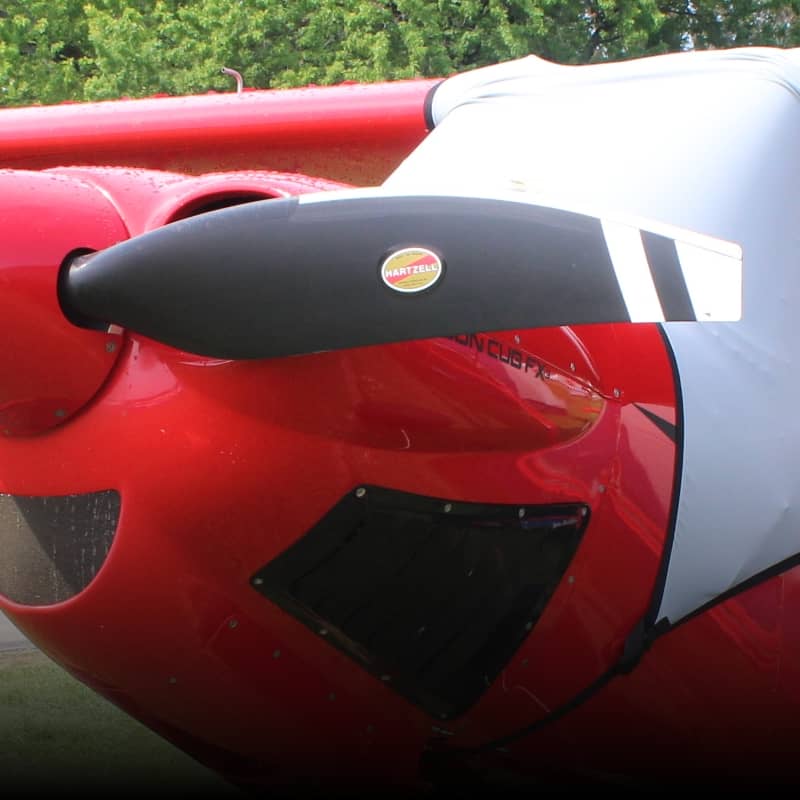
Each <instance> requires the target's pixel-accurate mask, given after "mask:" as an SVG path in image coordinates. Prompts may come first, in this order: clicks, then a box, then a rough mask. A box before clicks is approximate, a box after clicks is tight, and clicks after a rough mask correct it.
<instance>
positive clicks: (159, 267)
mask: <svg viewBox="0 0 800 800" xmlns="http://www.w3.org/2000/svg"><path fill="white" fill-rule="evenodd" d="M686 236H687V237H688V238H689V239H691V237H692V236H694V235H693V234H686ZM696 238H697V237H696ZM699 238H701V239H702V241H701V242H700V244H699V245H698V244H697V242H695V243H693V244H692V243H690V244H685V243H684V244H682V243H681V241H680V239H679V238H678V240H677V241H676V238H675V237H672V236H669V235H663V234H660V233H653V232H648V231H641V230H640V229H639V228H638V227H636V226H632V225H620V224H618V223H608V222H604V221H602V220H600V219H599V218H596V217H592V216H587V215H584V214H579V213H575V212H571V211H564V210H560V209H555V208H550V207H546V206H535V205H531V204H529V203H524V202H516V201H513V200H505V199H486V198H475V197H460V196H428V195H418V196H403V195H400V196H398V195H387V194H385V193H381V190H363V191H358V190H356V191H351V192H336V193H326V194H316V195H305V196H302V197H293V198H288V199H275V200H264V201H258V202H254V203H249V204H247V205H240V206H236V207H233V208H228V209H223V210H220V211H214V212H210V213H207V214H203V215H200V216H197V217H193V218H190V219H186V220H181V221H178V222H174V223H172V224H170V225H167V226H165V227H163V228H159V229H158V230H155V231H152V232H150V233H146V234H144V235H142V236H138V237H135V238H133V239H130V240H128V241H126V242H123V243H121V244H118V245H115V246H113V247H111V248H109V249H107V250H104V251H101V252H98V253H96V254H94V255H92V256H91V257H89V258H87V259H83V260H79V261H77V262H76V263H75V264H74V265H73V266H72V267H71V268H69V270H68V271H66V272H65V273H64V274H63V276H62V280H61V285H60V288H59V292H60V298H61V302H62V306H63V308H64V310H65V313H66V314H67V315H68V316H69V317H70V318H71V319H73V320H79V319H80V320H83V321H84V322H85V321H92V320H94V321H98V322H102V323H115V324H117V325H121V326H123V327H125V328H128V329H130V330H134V331H138V332H139V333H141V334H143V335H145V336H148V337H151V338H153V339H156V340H159V341H161V342H164V343H167V344H170V345H172V346H174V347H177V348H180V349H182V350H187V351H189V352H193V353H198V354H202V355H208V356H213V357H219V358H237V359H243V358H268V357H276V356H287V355H294V354H301V353H312V352H317V351H323V350H335V349H341V348H347V347H359V346H364V345H374V344H384V343H388V342H396V341H404V340H410V339H424V338H430V337H435V336H448V335H454V334H459V333H471V332H477V331H497V330H509V329H525V328H534V327H550V326H558V325H575V324H582V323H602V322H626V321H654V322H658V321H663V320H673V319H681V320H694V319H736V318H738V314H739V313H740V303H741V297H740V295H741V254H740V252H739V251H738V248H737V246H736V245H731V244H730V243H728V242H720V241H718V240H710V239H707V238H706V237H699ZM681 246H684V255H683V256H682V255H681V253H680V252H679V251H680V247H681ZM686 247H689V248H693V249H692V250H691V251H686V249H685V248H686ZM686 252H691V253H695V255H696V254H697V253H700V261H702V260H703V258H704V256H703V255H702V254H703V253H706V254H707V255H708V258H707V259H706V262H707V264H708V266H709V269H708V270H707V272H708V275H712V276H716V277H715V278H714V280H717V281H723V282H725V284H726V286H727V287H728V288H727V289H726V293H727V294H725V293H723V294H725V296H726V297H729V298H730V297H733V299H732V300H730V301H729V302H727V303H726V304H725V305H724V308H722V307H721V306H719V302H718V301H716V300H713V299H712V300H707V299H706V295H711V294H714V293H715V292H712V291H711V290H710V289H709V287H708V286H705V287H703V286H701V287H700V290H698V289H697V286H698V281H697V278H696V275H695V277H694V278H692V274H689V273H691V272H693V273H697V272H698V267H697V264H694V266H691V265H690V270H689V272H688V273H687V269H686V267H687V265H686V264H685V263H684V262H685V261H686V259H685V253H686ZM689 261H692V262H697V258H695V257H692V258H690V259H689ZM704 263H705V262H704ZM700 271H702V269H701V270H700ZM708 275H707V276H706V279H704V280H705V281H706V283H707V282H708V281H707V278H708ZM737 281H738V283H737ZM713 288H714V287H712V289H713ZM737 288H738V294H737ZM698 306H702V308H700V307H698ZM709 309H710V310H709Z"/></svg>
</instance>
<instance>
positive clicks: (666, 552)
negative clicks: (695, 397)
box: [644, 325, 684, 629]
mask: <svg viewBox="0 0 800 800" xmlns="http://www.w3.org/2000/svg"><path fill="white" fill-rule="evenodd" d="M658 329H659V331H660V333H661V339H662V341H663V342H664V348H665V349H666V351H667V355H668V356H669V361H670V364H671V365H672V376H673V380H674V385H675V421H676V426H675V434H676V437H675V472H674V477H673V480H672V503H671V505H670V510H669V522H668V524H667V537H666V540H665V542H664V549H663V551H662V554H661V565H660V567H659V571H658V576H657V578H656V583H655V586H654V588H653V596H652V598H651V600H650V607H649V609H648V610H647V613H646V614H645V616H644V622H645V628H647V629H649V628H654V627H655V626H656V624H657V623H658V619H657V615H658V611H659V609H660V608H661V600H662V599H663V596H664V586H665V585H666V582H667V570H668V568H669V559H670V556H671V555H672V546H673V543H674V541H675V526H676V525H677V522H678V501H679V499H680V496H681V481H682V478H683V449H684V442H683V431H684V426H683V391H682V388H681V376H680V372H679V371H678V362H677V359H676V357H675V351H674V350H673V349H672V344H671V343H670V341H669V337H668V336H667V332H666V331H665V330H664V326H663V325H659V326H658Z"/></svg>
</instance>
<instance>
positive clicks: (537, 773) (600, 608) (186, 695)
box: [0, 48, 800, 794]
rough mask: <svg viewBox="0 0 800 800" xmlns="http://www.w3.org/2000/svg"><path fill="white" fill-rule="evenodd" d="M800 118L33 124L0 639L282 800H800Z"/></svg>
mask: <svg viewBox="0 0 800 800" xmlns="http://www.w3.org/2000/svg"><path fill="white" fill-rule="evenodd" d="M799 96H800V51H797V50H779V49H771V48H739V49H734V50H728V51H713V52H697V53H679V54H669V55H663V56H657V57H650V58H643V59H638V60H630V61H626V62H618V63H608V64H599V65H591V66H580V67H573V66H570V67H567V66H561V65H556V64H552V63H548V62H545V61H542V60H541V59H538V58H536V57H528V58H524V59H520V60H518V61H512V62H508V63H504V64H498V65H495V66H491V67H486V68H482V69H476V70H472V71H469V72H464V73H462V74H459V75H454V76H450V77H448V78H446V79H443V80H428V79H425V80H412V81H398V82H388V83H379V84H374V85H360V84H343V85H340V86H333V87H308V88H303V89H291V90H273V91H265V90H240V91H235V92H234V91H232V92H231V93H230V94H224V93H223V94H208V95H202V96H200V95H198V96H191V97H161V98H151V99H144V100H129V99H124V100H117V101H110V102H101V103H86V104H64V105H59V106H49V107H30V108H18V109H5V110H2V111H0V153H2V156H0V164H2V166H3V167H4V170H3V171H2V172H0V187H2V190H1V191H0V230H2V239H1V241H2V248H0V288H1V289H2V291H0V304H2V314H1V315H0V329H2V337H3V342H4V346H3V348H2V350H0V376H2V378H1V379H0V380H1V382H0V387H2V388H1V390H0V431H2V436H1V437H0V609H2V610H3V611H4V612H5V613H6V614H7V615H8V616H9V617H10V619H11V620H12V621H13V622H14V624H15V625H17V626H18V627H19V628H20V630H21V631H22V632H23V633H24V634H25V635H26V636H27V637H28V638H30V639H31V640H32V641H33V642H34V643H35V644H36V645H37V646H38V647H39V648H41V649H42V650H43V651H44V652H45V653H47V654H48V655H49V656H50V657H51V658H52V659H53V660H54V661H56V662H57V663H58V664H60V665H61V666H62V667H63V668H64V669H65V670H67V671H68V672H69V673H71V674H72V675H74V676H76V677H77V678H78V679H79V680H80V681H82V682H83V683H84V684H86V685H87V686H89V687H91V688H92V689H93V690H95V691H96V692H98V693H99V694H100V695H102V696H104V697H106V698H108V699H109V700H110V701H112V702H113V703H115V704H116V705H117V706H119V707H120V708H122V709H124V710H125V711H126V712H128V713H129V714H130V715H131V716H133V717H135V718H136V719H138V720H140V721H141V722H143V723H144V724H145V725H147V726H149V727H150V728H151V729H152V730H154V731H156V732H157V733H159V734H160V735H161V736H163V737H164V738H166V739H167V740H169V741H170V742H173V743H174V744H176V745H178V746H179V747H180V748H182V749H183V750H184V751H185V752H187V753H189V754H190V755H191V756H193V757H194V758H196V759H197V760H199V761H200V762H202V763H203V764H205V765H207V766H209V767H211V768H212V769H214V770H216V771H217V772H219V773H220V774H221V775H223V776H224V777H225V778H227V779H228V780H230V781H231V783H233V784H235V785H237V786H240V787H243V788H247V789H249V790H252V791H254V792H260V791H262V790H263V791H270V792H280V791H282V790H287V791H313V790H317V789H318V790H319V791H321V792H323V793H326V794H330V793H332V792H337V791H342V792H346V793H350V794H352V793H355V792H361V791H366V792H376V791H380V792H388V791H399V792H409V793H422V794H425V793H429V792H432V791H434V792H435V791H442V792H445V791H449V790H451V789H455V790H458V791H461V792H465V791H467V788H469V789H470V790H474V789H477V788H485V789H487V790H488V791H497V790H498V789H504V790H508V789H511V788H521V789H525V788H526V787H527V788H528V790H529V789H530V787H534V788H535V787H540V786H543V785H544V786H558V787H563V786H581V785H587V786H588V785H591V786H594V785H611V786H617V785H622V786H633V787H652V786H654V785H658V786H682V785H692V786H697V785H702V784H703V783H704V782H705V783H708V785H709V786H713V787H715V788H719V787H731V788H734V787H735V788H739V787H743V786H749V785H752V786H760V787H763V786H773V787H774V786H784V785H785V786H793V785H796V784H797V783H798V769H797V766H796V761H797V759H796V750H797V747H798V745H800V721H798V720H800V622H798V621H800V571H798V569H797V566H798V564H800V555H799V554H800V483H799V482H798V480H797V475H798V474H800V463H798V461H799V459H800V457H798V455H797V453H798V447H797V446H796V443H797V441H798V438H797V436H796V434H797V433H798V424H797V423H795V422H794V419H795V417H794V416H793V414H792V413H790V412H789V408H788V405H783V406H782V405H781V403H782V402H783V399H785V398H789V397H792V396H796V394H797V391H798V390H800V378H798V377H797V376H798V374H800V372H798V370H797V369H796V368H795V367H796V364H795V359H794V352H795V337H796V319H795V314H796V308H797V307H798V306H800V280H798V279H797V277H796V271H797V263H798V255H800V239H799V238H798V233H797V211H798V205H800V189H799V188H798V187H800V148H798V147H797V140H798V139H797V136H798V133H800V105H798V97H799ZM781 408H783V409H784V411H781V410H780V409H781ZM795 499H797V500H798V502H795Z"/></svg>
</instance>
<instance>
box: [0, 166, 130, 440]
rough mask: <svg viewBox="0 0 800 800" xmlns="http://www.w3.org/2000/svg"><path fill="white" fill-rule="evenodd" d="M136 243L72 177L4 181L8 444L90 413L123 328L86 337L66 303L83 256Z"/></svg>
mask: <svg viewBox="0 0 800 800" xmlns="http://www.w3.org/2000/svg"><path fill="white" fill-rule="evenodd" d="M127 238H128V231H127V229H126V227H125V225H124V224H123V223H122V220H121V219H120V216H119V214H118V213H117V211H116V210H115V208H114V207H113V206H112V205H111V203H110V202H109V201H108V200H106V198H105V197H104V196H103V195H102V194H101V193H100V191H99V190H98V189H96V188H94V187H93V186H91V185H89V184H87V183H85V182H83V181H81V180H78V179H76V178H74V177H66V176H60V175H54V174H43V173H36V172H28V171H22V170H13V171H11V170H10V171H6V172H2V173H0V342H2V346H0V435H2V436H6V437H9V436H26V435H32V434H36V433H40V432H42V431H46V430H48V429H50V428H53V427H55V426H57V425H59V424H61V423H63V422H64V421H65V420H67V419H69V418H70V417H72V416H73V415H74V414H76V413H77V412H78V411H80V409H81V408H83V407H84V406H85V405H86V404H87V403H88V402H89V401H90V400H91V399H92V397H93V396H94V395H95V394H96V392H97V391H98V389H99V388H100V387H101V386H102V385H103V383H104V381H105V380H106V377H107V376H108V374H109V372H110V371H111V369H112V367H113V365H114V362H115V361H116V360H117V357H118V355H119V352H120V346H121V344H122V336H123V332H122V330H121V329H120V328H118V327H116V326H113V327H105V328H102V329H100V330H88V329H85V328H79V327H77V326H75V325H73V324H72V323H70V322H69V321H68V320H67V318H66V317H65V316H64V314H63V313H62V311H61V308H60V306H59V301H58V274H59V268H60V266H61V264H62V263H63V262H64V261H65V259H66V258H67V257H68V256H70V255H73V254H75V253H80V252H89V251H93V250H99V249H102V248H105V247H108V246H110V245H112V244H116V243H117V242H120V241H122V240H123V239H127Z"/></svg>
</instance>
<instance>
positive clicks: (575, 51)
mask: <svg viewBox="0 0 800 800" xmlns="http://www.w3.org/2000/svg"><path fill="white" fill-rule="evenodd" d="M749 44H755V45H759V44H761V45H777V46H780V47H789V46H795V45H797V44H800V0H792V2H779V1H778V0H736V2H734V1H733V0H728V2H706V1H705V0H690V1H687V0H592V1H591V2H589V1H587V0H394V1H393V2H386V0H290V2H286V0H60V2H58V3H53V2H52V0H0V104H3V105H21V104H31V103H52V102H59V101H62V100H68V99H72V100H97V99H104V98H113V97H119V96H130V97H139V96H144V95H151V94H157V93H168V94H185V93H196V92H204V91H208V90H213V89H217V90H230V89H231V88H232V79H231V78H230V77H229V76H225V75H222V74H221V73H220V69H221V67H223V66H227V67H230V68H233V69H236V70H238V71H240V72H241V73H242V75H243V76H244V79H245V83H246V85H247V86H250V87H261V88H268V87H286V86H298V85H305V84H308V83H318V84H330V83H337V82H340V81H343V80H356V81H374V80H392V79H402V78H409V77H416V76H435V75H448V74H451V73H453V72H456V71H462V70H465V69H470V68H472V67H477V66H482V65H485V64H489V63H494V62H497V61H506V60H509V59H512V58H518V57H520V56H523V55H527V54H529V53H535V54H537V55H540V56H542V57H543V58H547V59H550V60H552V61H556V62H559V63H572V64H578V63H586V62H590V61H599V60H614V59H620V58H629V57H633V56H639V55H646V54H654V53H661V52H668V51H676V50H681V49H689V48H698V49H701V48H710V47H716V48H721V47H734V46H740V45H749Z"/></svg>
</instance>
